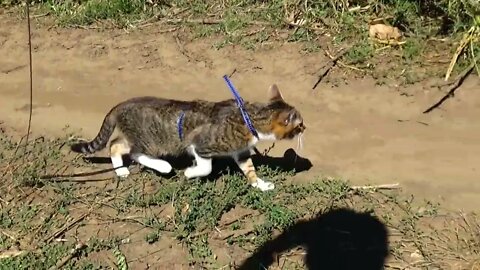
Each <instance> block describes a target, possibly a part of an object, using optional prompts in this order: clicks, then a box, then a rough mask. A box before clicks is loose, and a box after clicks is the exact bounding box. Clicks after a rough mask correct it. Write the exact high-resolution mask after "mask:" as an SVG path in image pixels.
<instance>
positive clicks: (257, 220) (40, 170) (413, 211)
mask: <svg viewBox="0 0 480 270" xmlns="http://www.w3.org/2000/svg"><path fill="white" fill-rule="evenodd" d="M0 138H1V144H0V154H1V155H2V157H3V158H4V159H5V160H6V161H7V162H4V163H3V164H2V167H1V168H0V173H2V175H3V181H2V184H1V192H2V194H7V195H6V196H3V197H2V208H1V211H0V232H1V233H0V254H4V253H5V252H6V251H21V252H22V254H21V255H18V256H7V258H4V259H0V269H48V268H49V267H51V266H53V265H55V264H56V263H57V262H58V261H60V260H61V259H62V258H64V257H65V256H67V255H68V254H69V252H70V250H71V249H72V248H73V247H74V246H75V245H76V244H77V243H79V242H83V243H85V244H86V246H85V247H84V248H82V249H81V250H78V252H77V254H76V256H74V257H73V258H72V259H71V260H69V261H68V262H67V263H66V264H65V267H66V269H101V268H102V267H103V268H104V267H110V266H112V263H113V265H115V267H119V269H127V268H128V267H134V266H130V265H132V264H134V262H135V258H137V257H139V255H142V256H144V259H143V260H146V261H149V258H152V259H150V262H151V263H155V260H154V259H153V257H149V256H148V254H149V253H148V252H149V251H150V250H154V249H155V248H156V247H157V246H161V245H162V243H164V241H172V240H173V241H176V242H178V243H181V244H182V246H183V250H184V252H186V254H188V256H187V257H180V258H177V259H176V260H177V261H184V262H185V264H187V263H189V264H191V265H197V266H202V267H205V268H207V269H218V268H221V267H223V266H225V263H227V264H228V263H230V262H225V261H219V259H218V254H217V253H216V247H219V246H221V247H232V248H233V247H237V248H240V249H241V250H243V252H244V253H246V254H250V253H252V252H254V250H255V249H256V248H258V247H259V246H261V245H262V244H264V243H265V242H266V241H268V240H269V239H271V238H272V235H274V234H277V233H280V232H282V231H284V230H286V229H288V228H290V227H291V226H293V225H294V224H295V223H297V222H298V221H299V220H301V219H309V218H312V217H315V216H316V215H318V214H322V213H325V212H328V211H329V210H332V209H337V208H344V207H346V208H349V209H353V210H355V211H358V212H366V213H370V215H373V216H376V217H377V218H379V219H380V220H381V221H382V222H383V223H384V224H385V225H386V226H387V227H388V228H389V230H390V232H391V234H392V236H391V237H392V238H391V239H390V249H391V251H390V254H391V258H390V261H389V265H390V266H388V265H387V267H386V269H396V268H395V266H398V265H400V266H401V265H408V264H409V263H411V262H409V259H408V256H407V257H406V256H405V254H410V253H412V252H415V250H421V251H422V254H423V255H422V256H423V259H424V261H425V262H427V263H428V265H430V266H432V267H434V266H438V267H440V268H442V267H445V265H447V264H448V263H452V262H455V263H456V262H461V263H464V265H471V264H472V263H475V260H476V258H478V256H479V255H480V243H479V241H478V239H477V238H476V232H477V231H478V228H480V227H479V223H478V219H477V218H476V217H475V216H472V217H464V216H461V215H458V214H456V213H447V212H443V211H442V209H441V208H440V207H439V205H437V204H435V203H432V202H428V201H421V200H418V199H415V198H413V197H412V196H407V195H406V194H403V193H401V192H398V191H395V190H392V191H375V190H354V189H352V188H351V187H350V185H349V183H348V182H346V181H343V180H336V179H324V178H318V179H311V181H310V182H309V183H307V184H301V185H300V184H291V183H288V182H286V181H285V180H286V179H288V178H289V177H290V173H281V172H279V171H274V170H271V169H269V168H268V167H260V168H259V174H260V175H261V176H262V177H264V178H268V179H271V180H272V181H274V182H275V183H276V186H277V188H276V189H275V190H274V191H272V192H260V191H258V190H256V189H253V188H250V187H249V186H248V185H246V182H245V180H244V179H243V177H242V176H240V175H239V174H226V175H224V176H222V177H220V178H219V179H217V180H216V181H202V180H190V181H187V180H185V179H183V177H182V176H181V175H179V176H176V177H174V178H172V179H163V178H161V177H159V176H156V175H155V174H153V173H151V172H149V171H145V172H137V173H134V174H132V175H131V177H129V178H128V179H126V180H122V181H120V182H118V181H117V180H115V179H113V178H112V179H108V178H107V179H106V180H104V181H103V182H101V184H98V183H97V182H85V183H81V182H71V180H73V178H68V177H67V178H62V179H63V180H62V181H60V182H55V181H53V180H52V179H50V180H42V179H40V176H42V175H45V174H52V173H57V174H58V173H60V174H68V173H71V172H72V171H73V170H74V168H76V167H77V168H82V171H93V170H95V167H96V166H98V165H92V164H89V163H86V162H85V161H83V160H82V159H79V158H78V157H77V156H75V155H71V154H70V153H69V152H68V151H67V150H66V145H67V144H68V143H67V141H68V138H69V136H66V137H65V138H63V139H55V140H47V139H40V138H38V139H36V140H35V141H33V142H32V143H30V144H29V146H28V147H27V149H26V151H27V155H23V151H24V150H23V147H22V146H19V145H17V144H16V143H15V141H17V140H13V139H12V138H9V137H7V136H6V135H5V134H0ZM15 151H16V152H17V153H16V154H14V153H15ZM95 177H96V176H95ZM25 179H27V180H25ZM65 180H68V181H65ZM148 186H154V188H153V189H152V188H150V189H148V188H147V187H148ZM82 213H83V214H85V213H86V215H87V217H85V218H84V219H81V220H78V222H75V223H74V224H73V225H71V226H69V227H68V228H66V229H63V228H65V226H66V225H68V224H71V222H72V221H74V220H75V219H76V218H78V217H79V216H80V215H81V214H82ZM93 221H95V222H93ZM109 228H110V229H109ZM121 228H129V230H128V231H134V232H138V233H127V231H125V230H122V229H121ZM59 230H62V231H61V232H60V233H58V234H54V233H55V232H58V231H59ZM219 232H221V235H223V237H224V238H218V237H216V235H217V234H219ZM52 235H53V237H52ZM219 235H220V234H219ZM59 239H60V240H62V239H63V240H62V241H58V240H59ZM139 243H144V244H146V245H148V246H149V247H150V248H148V250H144V251H142V252H141V254H138V253H132V251H131V250H133V247H135V246H136V245H138V244H139ZM129 247H130V249H129ZM102 252H103V253H102ZM95 254H104V255H102V256H100V257H97V259H95V260H92V258H94V257H92V256H94V255H95ZM106 256H107V257H108V258H107V257H106ZM99 258H100V259H99ZM281 258H283V259H286V258H287V257H286V255H285V256H284V257H282V256H281ZM458 258H462V259H458ZM167 259H168V258H167ZM170 259H171V258H170ZM232 259H236V258H232ZM237 263H238V262H237ZM285 265H287V266H288V267H287V266H286V267H287V268H285V269H302V265H303V263H302V260H301V259H300V258H297V259H295V258H289V259H288V260H287V261H285ZM225 269H228V268H225ZM230 269H231V268H230Z"/></svg>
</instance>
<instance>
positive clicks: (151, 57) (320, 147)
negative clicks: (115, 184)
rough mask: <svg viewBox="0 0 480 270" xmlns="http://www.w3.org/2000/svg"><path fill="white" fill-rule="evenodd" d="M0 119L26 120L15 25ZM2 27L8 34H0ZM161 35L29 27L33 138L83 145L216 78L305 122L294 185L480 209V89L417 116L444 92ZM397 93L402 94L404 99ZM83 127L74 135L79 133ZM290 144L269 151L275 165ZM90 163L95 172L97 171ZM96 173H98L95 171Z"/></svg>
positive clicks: (210, 87)
mask: <svg viewBox="0 0 480 270" xmlns="http://www.w3.org/2000/svg"><path fill="white" fill-rule="evenodd" d="M0 25H2V28H0V95H1V98H0V115H1V117H0V120H1V121H3V122H5V125H7V126H10V127H13V128H17V129H18V130H20V131H23V129H24V128H25V126H26V123H27V118H28V93H29V92H28V86H29V81H28V50H27V34H26V31H25V25H24V24H23V23H21V24H20V23H18V22H16V21H15V20H14V19H11V18H9V17H7V16H6V15H1V16H0ZM5 25H8V27H3V26H5ZM160 30H161V29H160V28H159V27H152V28H149V29H145V30H142V31H137V32H132V33H127V32H125V31H123V30H115V31H106V32H98V31H93V30H89V31H87V30H82V29H55V28H51V29H47V28H46V27H40V26H36V25H35V24H34V27H33V31H34V33H33V39H32V43H33V47H34V52H33V65H34V67H33V73H34V115H33V132H34V133H36V134H48V135H49V136H56V135H61V134H63V133H64V131H63V130H62V129H63V128H64V127H65V126H66V125H69V126H70V127H71V129H70V130H75V131H78V132H79V133H78V134H79V135H82V136H84V137H88V138H91V137H92V136H94V135H95V134H96V132H97V131H98V128H99V127H100V125H101V122H102V120H103V117H104V114H105V113H106V112H107V111H108V110H109V109H110V108H111V106H113V105H115V104H116V103H117V102H120V101H122V100H124V99H126V98H129V97H134V96H140V95H156V96H162V97H167V98H177V99H195V98H203V99H209V100H222V99H225V98H230V97H231V94H230V93H229V91H228V89H227V87H226V86H225V85H224V82H223V80H222V78H221V76H222V75H224V74H229V73H231V72H232V71H233V70H236V72H235V73H234V74H233V76H232V80H233V82H234V84H235V85H236V87H237V88H238V89H239V91H240V92H241V93H242V95H243V98H244V99H247V100H252V101H253V100H257V101H262V100H265V99H266V93H267V89H268V87H269V85H270V84H272V83H277V84H278V86H279V87H280V89H281V90H282V91H283V95H284V97H285V98H286V100H287V101H288V102H289V103H291V104H292V105H294V106H296V107H297V108H298V109H299V110H300V111H301V112H302V114H303V117H304V119H305V124H306V125H307V132H306V134H305V145H304V149H302V150H301V151H300V155H301V156H302V157H305V158H308V159H309V160H310V161H311V162H312V164H313V167H312V168H311V169H310V170H309V171H305V172H302V173H299V174H297V175H296V176H295V177H294V178H293V179H292V181H299V182H300V181H310V180H312V179H314V177H316V176H319V175H323V176H335V177H341V178H344V179H348V180H350V181H351V182H352V183H354V184H356V185H363V184H386V183H397V182H398V183H400V185H401V186H402V188H404V190H405V191H406V192H409V193H413V194H414V195H416V196H417V197H424V198H426V199H433V200H435V201H439V202H441V203H443V206H445V207H447V208H452V209H464V210H474V209H475V210H478V208H479V206H480V203H479V201H478V194H479V193H480V181H479V176H480V170H479V168H478V164H480V155H478V153H480V142H479V139H478V138H479V137H480V121H478V115H480V91H479V90H480V87H479V85H480V84H479V80H478V79H477V78H476V77H474V76H471V78H469V79H468V80H467V81H466V82H465V83H464V85H463V86H462V87H461V88H460V89H458V90H457V94H456V95H455V97H454V98H452V99H449V100H448V101H447V102H446V103H445V104H444V105H443V106H442V107H441V108H440V109H437V110H435V111H433V112H432V113H430V114H426V115H424V114H422V111H423V110H424V109H425V108H427V107H429V106H430V105H431V104H432V103H434V102H435V101H437V100H438V99H439V98H440V97H441V96H443V95H444V93H443V92H441V91H439V90H438V89H437V88H435V87H432V86H431V85H432V83H433V81H435V80H432V81H430V82H424V83H420V84H416V85H412V86H409V87H407V88H405V87H398V86H396V85H383V86H378V85H376V84H375V82H374V81H373V80H370V79H362V80H350V81H348V82H346V84H342V85H340V86H336V87H334V86H331V85H328V84H326V83H322V84H320V85H319V86H318V87H317V88H316V90H315V91H312V86H313V84H314V83H315V81H316V79H317V77H316V72H317V71H318V70H319V69H320V68H321V67H322V66H323V65H324V63H325V61H326V59H325V57H324V56H323V53H321V52H319V53H314V54H309V55H305V54H302V53H300V50H299V46H298V45H283V46H278V47H276V48H274V49H268V50H267V49H264V50H262V49H260V50H258V51H256V52H252V51H246V50H244V49H242V48H240V47H228V48H224V49H221V50H215V49H213V48H212V46H211V45H212V42H213V41H212V40H208V39H206V40H202V41H198V40H196V41H187V40H186V39H185V38H183V37H182V35H180V36H179V38H178V41H179V42H177V40H176V38H175V36H174V35H175V34H173V33H160ZM405 93H406V94H405ZM80 129H81V131H79V130H80ZM291 147H293V148H295V147H296V142H294V141H292V142H283V143H279V144H277V145H276V147H275V148H274V150H273V151H272V152H271V155H273V156H282V155H283V153H284V152H285V151H286V150H287V149H288V148H291ZM99 166H100V165H99ZM103 166H106V165H103Z"/></svg>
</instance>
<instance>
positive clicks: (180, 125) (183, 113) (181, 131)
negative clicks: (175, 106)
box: [177, 111, 185, 141]
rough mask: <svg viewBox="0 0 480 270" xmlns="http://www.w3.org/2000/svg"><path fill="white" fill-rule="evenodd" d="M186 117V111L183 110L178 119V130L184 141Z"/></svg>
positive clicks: (181, 139)
mask: <svg viewBox="0 0 480 270" xmlns="http://www.w3.org/2000/svg"><path fill="white" fill-rule="evenodd" d="M184 118H185V112H184V111H181V112H180V115H179V116H178V119H177V131H178V137H179V138H180V141H183V119H184Z"/></svg>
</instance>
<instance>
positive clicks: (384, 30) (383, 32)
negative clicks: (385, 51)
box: [368, 23, 402, 41]
mask: <svg viewBox="0 0 480 270" xmlns="http://www.w3.org/2000/svg"><path fill="white" fill-rule="evenodd" d="M368 34H369V36H370V37H371V38H378V39H380V40H397V41H398V40H400V38H401V37H402V32H401V31H400V29H398V28H397V27H394V26H390V25H386V24H382V23H378V24H373V25H370V28H369V29H368Z"/></svg>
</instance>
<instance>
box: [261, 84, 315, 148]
mask: <svg viewBox="0 0 480 270" xmlns="http://www.w3.org/2000/svg"><path fill="white" fill-rule="evenodd" d="M267 108H268V110H269V112H270V125H269V128H270V132H271V133H273V134H275V137H276V139H277V140H282V139H293V138H295V137H296V136H297V135H301V134H303V132H304V131H305V129H306V127H305V125H304V123H303V117H302V115H301V114H300V112H299V111H298V110H297V109H296V108H295V107H293V106H291V105H289V104H288V103H287V102H285V100H284V99H283V96H282V93H281V92H280V90H279V89H278V87H277V85H275V84H273V85H271V86H270V88H269V90H268V105H267Z"/></svg>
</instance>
